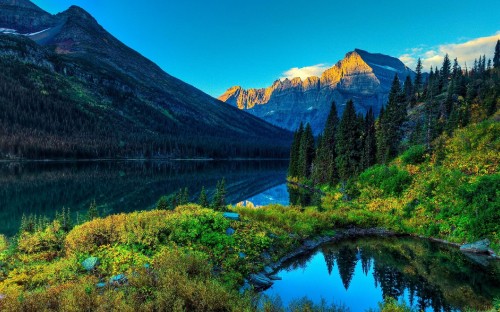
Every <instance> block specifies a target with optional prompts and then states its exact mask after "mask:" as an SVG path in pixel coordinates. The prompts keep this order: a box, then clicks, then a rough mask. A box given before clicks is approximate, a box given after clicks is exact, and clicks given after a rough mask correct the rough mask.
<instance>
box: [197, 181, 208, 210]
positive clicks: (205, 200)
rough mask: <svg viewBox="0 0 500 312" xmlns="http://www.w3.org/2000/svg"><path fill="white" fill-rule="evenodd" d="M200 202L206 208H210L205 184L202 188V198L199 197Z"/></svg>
mask: <svg viewBox="0 0 500 312" xmlns="http://www.w3.org/2000/svg"><path fill="white" fill-rule="evenodd" d="M198 204H199V205H200V206H201V207H204V208H208V207H209V206H210V204H209V202H208V196H207V192H206V191H205V187H204V186H203V187H202V188H201V192H200V198H199V199H198Z"/></svg>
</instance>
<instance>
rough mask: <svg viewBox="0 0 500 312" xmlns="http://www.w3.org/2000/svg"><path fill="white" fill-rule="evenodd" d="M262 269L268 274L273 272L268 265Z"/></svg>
mask: <svg viewBox="0 0 500 312" xmlns="http://www.w3.org/2000/svg"><path fill="white" fill-rule="evenodd" d="M263 271H264V273H266V274H268V275H269V274H272V273H273V269H271V268H270V267H268V266H266V267H264V270H263Z"/></svg>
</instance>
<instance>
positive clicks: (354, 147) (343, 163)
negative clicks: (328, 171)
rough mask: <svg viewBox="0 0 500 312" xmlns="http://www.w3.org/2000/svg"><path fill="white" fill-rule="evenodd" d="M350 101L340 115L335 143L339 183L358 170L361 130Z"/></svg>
mask: <svg viewBox="0 0 500 312" xmlns="http://www.w3.org/2000/svg"><path fill="white" fill-rule="evenodd" d="M359 126H360V125H359V122H358V117H357V116H356V111H355V109H354V103H353V101H352V100H349V101H347V104H346V108H345V110H344V113H343V114H342V118H341V120H340V123H339V126H338V131H337V138H336V139H337V140H336V141H337V142H336V152H337V157H336V164H337V169H338V172H339V178H340V180H341V181H343V182H346V181H347V180H349V179H350V178H351V177H353V176H355V175H356V174H357V173H358V170H359V162H360V156H361V155H360V151H361V144H360V138H361V131H360V130H361V129H360V127H359Z"/></svg>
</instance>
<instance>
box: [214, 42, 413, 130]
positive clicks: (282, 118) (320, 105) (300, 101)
mask: <svg viewBox="0 0 500 312" xmlns="http://www.w3.org/2000/svg"><path fill="white" fill-rule="evenodd" d="M395 72H397V73H398V76H399V79H400V80H404V79H405V78H406V76H407V75H410V76H411V77H412V78H413V76H414V73H413V72H412V71H411V70H410V69H408V68H407V67H406V66H405V65H404V64H403V62H401V61H400V60H399V59H397V58H394V57H390V56H387V55H382V54H372V53H368V52H366V51H363V50H358V49H356V50H354V51H351V52H349V53H347V54H346V55H345V57H344V59H343V60H341V61H339V62H338V63H337V64H336V65H334V66H332V67H331V68H329V69H326V70H325V71H324V72H323V73H322V74H321V75H320V76H319V77H314V76H313V77H309V78H307V79H304V80H301V79H300V78H294V79H291V80H290V79H284V80H281V79H278V80H276V81H275V82H274V83H273V84H272V85H271V86H269V87H267V88H260V89H248V90H246V89H243V88H242V87H240V86H235V87H231V88H229V89H228V90H227V91H226V92H225V93H224V94H223V95H221V96H220V97H219V100H221V101H223V102H226V103H228V104H230V105H233V106H235V107H238V108H239V109H242V110H246V111H247V112H249V113H250V114H253V115H255V116H257V117H259V118H262V119H264V120H266V121H267V122H270V123H271V124H274V125H276V126H279V127H282V128H285V129H288V130H290V131H295V130H296V129H297V128H298V127H299V124H300V122H303V123H304V124H306V123H309V124H310V125H311V127H312V130H313V133H314V135H318V134H320V133H321V132H322V131H323V128H324V125H325V123H326V118H327V116H328V114H324V113H322V112H328V111H329V110H330V105H331V103H332V100H333V101H335V103H337V110H338V112H339V115H342V111H343V109H344V107H345V103H346V102H347V100H349V99H351V98H354V99H355V101H354V104H355V108H356V112H358V113H362V114H365V113H366V112H367V111H368V109H369V108H370V107H371V108H372V109H373V111H374V112H378V111H379V110H380V108H381V107H382V106H383V105H384V104H385V103H386V102H387V99H388V95H389V90H390V88H391V83H392V79H393V77H394V73H395Z"/></svg>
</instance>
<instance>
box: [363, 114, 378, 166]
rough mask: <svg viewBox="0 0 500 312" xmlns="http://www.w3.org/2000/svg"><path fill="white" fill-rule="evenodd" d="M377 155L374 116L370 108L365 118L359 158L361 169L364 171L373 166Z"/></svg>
mask: <svg viewBox="0 0 500 312" xmlns="http://www.w3.org/2000/svg"><path fill="white" fill-rule="evenodd" d="M376 155H377V139H376V133H375V115H374V114H373V110H372V108H371V107H370V109H369V110H368V113H366V117H365V127H364V135H363V155H362V157H361V167H362V168H361V169H363V170H364V169H366V168H368V167H371V166H373V165H374V164H375V161H376Z"/></svg>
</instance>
